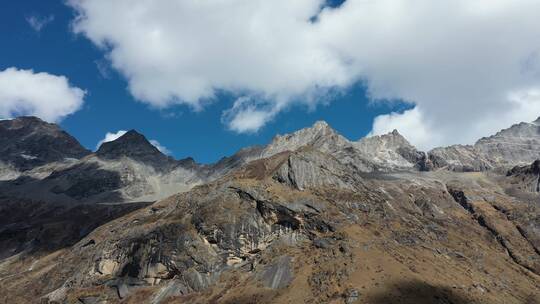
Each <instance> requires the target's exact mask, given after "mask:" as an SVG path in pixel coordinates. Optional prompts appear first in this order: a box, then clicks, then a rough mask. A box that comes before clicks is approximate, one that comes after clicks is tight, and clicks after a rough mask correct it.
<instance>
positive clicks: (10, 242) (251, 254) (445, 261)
mask: <svg viewBox="0 0 540 304" xmlns="http://www.w3.org/2000/svg"><path fill="white" fill-rule="evenodd" d="M512 128H514V127H512ZM512 128H510V129H512ZM519 128H520V130H518V131H516V132H517V133H516V132H514V131H512V132H510V133H508V132H506V131H503V132H501V133H505V135H504V136H505V137H506V139H505V140H501V139H500V137H501V136H500V135H496V136H495V137H496V140H494V139H489V140H488V139H482V140H481V141H479V144H477V145H478V146H477V145H475V146H455V147H452V148H444V149H440V150H435V151H432V152H431V153H430V154H428V155H426V154H424V153H422V152H419V151H417V150H416V149H415V148H414V147H413V146H412V145H410V144H409V143H408V142H407V140H406V139H404V138H403V137H402V136H401V135H400V134H399V133H398V132H397V131H395V132H392V133H390V134H386V135H382V136H377V137H371V138H366V139H362V140H360V141H357V142H351V141H349V140H347V139H346V138H344V137H342V136H341V135H339V134H338V133H337V132H336V131H335V130H333V129H331V128H330V127H329V126H328V125H327V124H325V123H322V122H319V123H317V124H315V125H314V126H313V127H311V128H306V129H303V130H300V131H298V132H295V133H293V134H290V135H284V136H278V137H276V138H275V139H274V140H273V141H272V142H271V143H270V144H269V145H267V146H263V147H253V148H247V149H244V150H241V151H240V152H239V153H237V154H236V155H234V156H232V157H229V158H225V159H223V160H222V161H220V162H218V163H217V164H214V165H198V164H196V163H195V162H194V161H193V160H191V159H186V160H183V161H176V160H174V159H171V158H169V157H167V156H165V155H162V154H161V153H160V152H159V151H157V149H155V148H153V147H152V146H151V145H148V144H147V141H146V139H145V138H144V136H142V135H140V134H138V133H136V132H131V134H129V133H128V134H129V135H128V134H126V135H128V136H126V137H124V138H120V139H118V141H117V142H112V143H110V144H107V145H104V146H102V148H101V149H99V150H98V152H97V153H95V154H92V155H88V156H85V157H83V158H82V159H80V160H77V161H76V163H74V164H67V165H65V164H64V165H63V166H64V167H62V168H60V167H57V169H56V170H54V172H53V173H52V174H49V175H47V176H46V177H44V178H42V179H39V178H30V177H29V175H27V176H26V177H24V176H23V177H19V178H18V179H16V180H12V181H9V182H3V183H2V184H1V185H0V187H3V188H2V189H5V191H2V192H0V281H1V284H0V302H6V303H381V304H382V303H486V304H487V303H490V304H491V303H500V304H503V303H504V304H506V303H516V304H517V303H540V238H539V235H540V226H539V223H540V205H539V202H540V193H539V192H538V181H539V178H540V169H539V168H540V165H539V163H538V161H536V162H532V161H531V162H530V163H527V164H525V165H520V166H515V167H512V166H510V165H513V164H516V163H522V162H526V160H527V159H530V158H534V155H535V154H534V153H533V152H531V153H529V152H527V153H521V152H519V153H521V154H518V152H515V153H514V152H508V151H510V150H511V149H513V147H514V146H515V145H514V146H512V147H508V148H505V147H504V142H506V140H508V138H510V137H512V138H513V139H512V140H514V143H515V142H516V141H518V140H519V141H524V142H527V139H525V137H526V136H532V138H531V139H529V140H528V142H529V143H533V142H534V140H536V139H535V138H534V134H535V133H534V132H532V133H531V132H530V130H532V129H530V126H525V129H527V130H528V131H523V130H521V129H522V128H523V127H519ZM480 142H481V143H480ZM486 142H491V143H494V142H497V144H496V146H497V145H498V146H497V147H498V148H497V149H496V150H489V149H492V148H489V149H488V148H485V147H491V146H493V145H491V144H487V143H486ZM531 145H532V144H531ZM480 146H482V147H484V148H485V149H486V150H481V149H483V148H481V147H480ZM531 147H532V146H531ZM503 150H504V151H505V152H504V153H502V152H500V151H503ZM490 151H495V152H490ZM497 151H499V152H497ZM519 151H520V150H519ZM435 152H436V153H435ZM497 153H499V154H497ZM434 155H435V156H434ZM479 155H484V156H486V157H485V158H479V157H478V156H479ZM495 155H499V156H497V157H495ZM488 156H489V157H488ZM507 156H508V157H507ZM505 157H507V158H505ZM49 166H53V167H54V166H60V165H58V162H55V163H52V165H51V164H50V165H49ZM499 166H502V167H504V168H505V167H508V166H510V167H508V169H504V168H497V169H496V170H491V169H492V168H495V167H499ZM33 170H36V169H33ZM463 171H474V172H463ZM30 189H33V190H30ZM36 189H37V190H36ZM39 189H41V190H39ZM43 189H45V190H43ZM37 191H41V192H37ZM32 192H33V193H32ZM29 193H32V195H31V194H29ZM36 193H38V194H39V197H41V200H36V199H32V200H27V199H24V198H23V196H24V195H23V194H25V195H28V196H33V197H38V196H37V195H36ZM149 193H155V194H156V196H155V197H153V199H152V201H154V199H157V198H159V197H163V196H167V197H166V198H164V199H158V200H157V201H155V202H145V203H134V201H136V200H142V198H152V195H149ZM61 198H69V199H66V200H65V201H62V200H61ZM128 201H131V202H129V203H127V202H128ZM103 202H107V203H106V204H103Z"/></svg>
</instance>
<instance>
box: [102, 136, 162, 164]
mask: <svg viewBox="0 0 540 304" xmlns="http://www.w3.org/2000/svg"><path fill="white" fill-rule="evenodd" d="M96 155H97V156H99V157H100V158H105V159H118V158H121V157H129V158H133V159H135V160H139V161H143V162H147V161H159V160H162V161H167V160H168V159H169V157H167V156H166V155H165V154H163V153H161V151H159V150H158V148H156V147H155V146H154V145H152V144H151V143H150V141H148V139H146V137H145V136H144V135H142V134H141V133H139V132H137V131H135V130H130V131H128V132H127V133H126V134H124V135H122V136H120V137H119V138H117V139H116V140H113V141H110V142H106V143H103V144H102V145H101V146H100V147H99V149H98V150H97V151H96Z"/></svg>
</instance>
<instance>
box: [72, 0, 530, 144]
mask: <svg viewBox="0 0 540 304" xmlns="http://www.w3.org/2000/svg"><path fill="white" fill-rule="evenodd" d="M324 3H325V1H324V0H297V1H289V0H273V1H267V0H220V1H199V0H183V1H176V0H153V1H150V0H141V1H137V2H136V3H134V2H133V1H130V0H117V1H109V0H70V1H69V5H70V6H71V7H73V8H74V9H75V10H76V12H77V18H76V20H75V21H74V25H73V28H74V31H75V32H77V33H80V34H83V35H85V36H86V37H88V38H89V39H90V40H91V41H93V42H94V43H95V44H96V45H98V46H99V47H101V48H102V49H103V50H104V51H105V52H106V53H107V54H106V56H107V58H108V59H109V60H110V61H111V64H112V67H113V68H114V69H116V70H118V71H119V72H120V73H121V74H123V75H124V76H125V77H126V78H127V80H128V82H129V90H130V92H131V94H132V95H133V96H134V97H135V98H137V99H138V100H140V101H142V102H146V103H148V104H151V105H153V106H156V107H167V106H169V105H172V104H178V103H181V104H187V105H190V106H191V107H193V108H194V109H201V108H202V107H204V105H205V104H206V103H207V102H209V101H211V100H212V99H213V98H214V97H215V95H216V92H220V91H225V92H229V93H232V94H234V95H236V96H238V97H239V101H237V102H236V103H235V104H234V106H233V107H232V108H231V109H229V110H228V111H226V112H225V113H224V114H223V121H224V122H225V123H226V124H227V125H228V127H229V128H230V129H232V130H235V131H237V132H253V131H256V130H257V129H259V128H261V127H262V126H264V124H265V123H267V122H268V121H270V120H272V119H273V118H274V117H275V116H276V115H278V113H279V112H280V111H282V110H283V109H285V108H287V107H288V106H290V105H291V104H298V103H302V104H307V105H309V106H315V105H316V104H318V103H320V102H321V100H325V98H324V97H325V94H326V93H327V92H328V90H347V89H348V88H349V87H350V86H351V85H352V84H355V83H358V82H362V83H364V84H365V85H366V87H367V89H368V93H369V96H370V98H371V99H372V100H374V101H375V102H376V101H379V100H402V101H406V102H409V103H411V104H412V105H413V106H414V110H410V111H407V112H405V113H393V114H388V115H385V116H382V117H379V118H377V119H376V120H375V122H374V126H373V130H372V134H378V133H381V132H386V131H391V129H393V128H397V129H399V130H400V131H401V132H402V133H403V134H404V135H405V136H406V137H408V138H409V139H410V140H411V142H413V143H414V144H418V145H420V146H422V147H423V148H430V147H432V146H435V145H440V144H450V143H469V142H472V141H473V140H474V139H476V138H478V137H480V136H483V135H488V134H490V133H493V132H494V131H496V130H498V129H500V128H503V127H506V126H507V125H509V124H511V123H514V122H516V121H527V120H534V119H535V118H536V116H538V115H540V113H538V111H537V110H538V104H539V103H540V100H539V99H538V96H537V94H535V92H538V91H539V90H540V40H539V39H538V37H539V36H540V18H538V13H537V12H538V11H540V1H537V0H439V1H433V0H377V1H365V0H347V1H345V2H344V3H343V4H342V5H341V6H339V7H338V8H331V7H324ZM314 16H317V18H313V17H314ZM313 20H315V21H313Z"/></svg>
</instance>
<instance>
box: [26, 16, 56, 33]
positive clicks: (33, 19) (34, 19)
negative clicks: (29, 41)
mask: <svg viewBox="0 0 540 304" xmlns="http://www.w3.org/2000/svg"><path fill="white" fill-rule="evenodd" d="M53 21H54V16H53V15H50V16H47V17H40V16H37V15H36V16H28V17H26V22H28V25H30V27H31V28H32V29H33V30H34V31H36V32H41V30H42V29H43V28H44V27H45V26H47V25H48V24H49V23H51V22H53Z"/></svg>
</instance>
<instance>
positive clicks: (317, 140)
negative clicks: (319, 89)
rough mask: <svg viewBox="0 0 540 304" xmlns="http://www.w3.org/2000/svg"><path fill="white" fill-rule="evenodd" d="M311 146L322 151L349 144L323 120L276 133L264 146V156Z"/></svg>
mask: <svg viewBox="0 0 540 304" xmlns="http://www.w3.org/2000/svg"><path fill="white" fill-rule="evenodd" d="M308 145H309V146H313V147H315V148H317V149H321V150H322V151H325V150H329V149H333V148H335V147H343V146H345V145H350V143H349V141H348V140H347V139H346V138H345V137H343V136H341V135H340V134H339V133H337V132H336V131H335V130H334V129H332V128H331V127H330V126H329V125H328V123H326V122H325V121H317V122H315V123H314V124H313V126H311V127H309V128H304V129H301V130H298V131H296V132H294V133H291V134H287V135H277V136H276V137H274V139H273V141H272V142H271V143H270V144H269V145H268V146H267V147H266V148H265V151H264V153H263V155H264V157H268V156H271V155H274V154H277V153H280V152H283V151H295V150H297V149H298V148H300V147H303V146H308Z"/></svg>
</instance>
